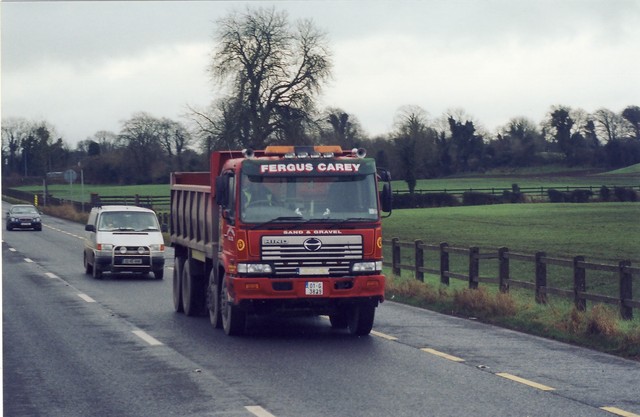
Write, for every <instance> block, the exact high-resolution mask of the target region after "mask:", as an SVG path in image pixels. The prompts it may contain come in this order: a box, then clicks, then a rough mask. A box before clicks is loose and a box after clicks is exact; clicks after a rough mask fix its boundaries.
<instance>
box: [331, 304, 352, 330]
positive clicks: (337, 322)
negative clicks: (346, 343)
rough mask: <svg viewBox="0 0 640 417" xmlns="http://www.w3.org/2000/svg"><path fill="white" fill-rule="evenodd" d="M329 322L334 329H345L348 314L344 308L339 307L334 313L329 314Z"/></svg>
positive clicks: (347, 323) (347, 322)
mask: <svg viewBox="0 0 640 417" xmlns="http://www.w3.org/2000/svg"><path fill="white" fill-rule="evenodd" d="M329 322H331V327H332V328H334V329H346V328H347V326H348V325H349V316H348V315H347V312H346V311H345V309H344V308H340V309H338V310H337V311H336V312H335V313H333V314H329Z"/></svg>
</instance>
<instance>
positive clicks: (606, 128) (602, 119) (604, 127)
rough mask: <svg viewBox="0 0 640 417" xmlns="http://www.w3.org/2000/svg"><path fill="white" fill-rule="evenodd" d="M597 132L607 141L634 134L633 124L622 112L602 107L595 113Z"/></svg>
mask: <svg viewBox="0 0 640 417" xmlns="http://www.w3.org/2000/svg"><path fill="white" fill-rule="evenodd" d="M593 120H594V122H595V125H596V132H597V133H598V135H599V136H600V137H601V138H604V139H605V141H606V142H610V141H612V140H618V139H622V138H625V137H632V136H633V126H632V125H631V123H630V122H629V121H628V120H626V119H625V118H624V117H623V116H622V115H621V114H618V113H615V112H613V111H611V110H609V109H605V108H601V109H598V110H596V111H595V113H594V114H593Z"/></svg>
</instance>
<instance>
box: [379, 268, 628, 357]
mask: <svg viewBox="0 0 640 417" xmlns="http://www.w3.org/2000/svg"><path fill="white" fill-rule="evenodd" d="M387 272H389V271H387ZM437 280H438V277H434V276H431V277H426V278H425V282H424V283H423V282H420V281H416V280H415V279H413V278H408V277H398V276H395V275H392V274H387V288H386V298H387V299H388V300H392V301H395V302H400V303H405V304H409V305H413V306H416V307H420V308H424V309H427V310H431V311H436V312H439V313H444V314H449V315H454V316H457V317H464V318H472V319H476V320H479V321H482V322H485V323H490V324H493V325H498V326H501V327H505V328H509V329H512V330H516V331H520V332H523V333H528V334H533V335H536V336H542V337H545V338H550V339H555V340H558V341H561V342H565V343H570V344H574V345H578V346H583V347H586V348H590V349H594V350H598V351H601V352H605V353H609V354H614V355H618V356H622V357H625V358H629V359H633V360H640V319H638V318H635V319H634V320H630V321H625V320H622V319H621V318H620V317H619V315H618V312H617V311H616V310H615V308H613V307H609V306H606V305H603V304H594V305H592V306H591V307H590V308H587V310H586V311H578V310H577V309H576V308H575V307H574V306H573V305H572V303H571V302H569V301H565V300H554V301H550V302H549V303H548V304H546V305H541V304H536V303H535V302H534V301H532V300H533V295H532V294H531V291H528V290H520V289H519V290H518V291H513V290H512V291H511V292H509V293H501V292H500V291H499V290H498V289H497V287H496V286H493V285H486V286H483V287H480V288H479V289H476V290H471V289H469V288H466V287H465V285H466V284H465V283H464V282H457V281H453V282H451V285H450V286H444V285H441V284H439V283H438V282H437Z"/></svg>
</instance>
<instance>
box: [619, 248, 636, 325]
mask: <svg viewBox="0 0 640 417" xmlns="http://www.w3.org/2000/svg"><path fill="white" fill-rule="evenodd" d="M628 266H631V261H630V260H625V261H620V263H619V264H618V267H619V268H620V272H619V273H620V316H622V318H623V319H624V320H631V319H633V307H628V306H626V305H625V304H624V300H630V299H632V298H633V291H632V290H633V278H632V276H631V272H628V271H627V267H628Z"/></svg>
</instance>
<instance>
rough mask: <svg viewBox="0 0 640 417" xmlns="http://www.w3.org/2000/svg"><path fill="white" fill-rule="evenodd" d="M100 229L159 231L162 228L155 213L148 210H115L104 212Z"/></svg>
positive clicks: (99, 225)
mask: <svg viewBox="0 0 640 417" xmlns="http://www.w3.org/2000/svg"><path fill="white" fill-rule="evenodd" d="M98 230H102V231H114V230H120V231H134V232H143V231H157V230H160V225H159V224H158V219H157V218H156V216H155V214H153V213H147V212H144V213H143V212H130V211H122V212H120V211H114V212H108V213H102V215H101V216H100V223H99V224H98Z"/></svg>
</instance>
